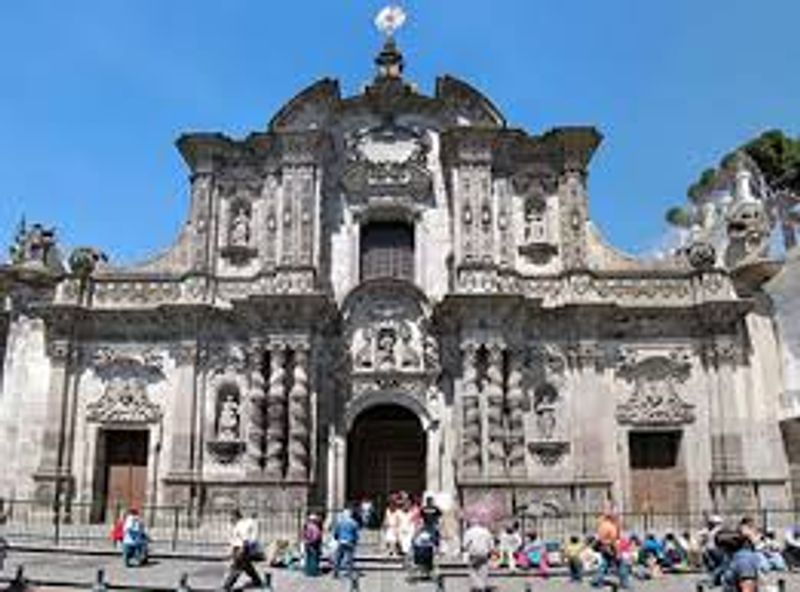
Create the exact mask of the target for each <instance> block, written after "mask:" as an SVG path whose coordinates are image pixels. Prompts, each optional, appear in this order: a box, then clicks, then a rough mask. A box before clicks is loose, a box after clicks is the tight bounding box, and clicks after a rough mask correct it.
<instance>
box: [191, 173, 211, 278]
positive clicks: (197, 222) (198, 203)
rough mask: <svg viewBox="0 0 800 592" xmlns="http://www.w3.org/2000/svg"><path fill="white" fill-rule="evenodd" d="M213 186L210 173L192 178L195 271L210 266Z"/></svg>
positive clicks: (199, 174)
mask: <svg viewBox="0 0 800 592" xmlns="http://www.w3.org/2000/svg"><path fill="white" fill-rule="evenodd" d="M212 186H213V182H212V175H211V174H210V173H207V172H197V173H195V175H194V177H193V178H192V206H191V207H192V211H191V224H192V231H193V232H192V267H193V269H195V270H202V269H204V268H205V267H206V266H207V265H208V242H209V234H210V228H211V192H212Z"/></svg>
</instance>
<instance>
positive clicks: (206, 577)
mask: <svg viewBox="0 0 800 592" xmlns="http://www.w3.org/2000/svg"><path fill="white" fill-rule="evenodd" d="M20 564H22V565H24V566H25V573H26V575H27V576H28V577H29V578H31V579H33V580H39V581H45V582H53V583H56V582H60V583H61V585H60V586H58V587H50V586H40V587H37V588H36V589H37V590H62V591H64V590H78V589H81V588H79V587H70V586H64V584H67V583H70V582H72V583H74V584H79V583H80V584H84V586H83V587H82V588H83V589H86V588H88V587H89V585H90V584H91V583H92V581H93V580H94V578H95V575H96V573H97V569H98V568H103V569H104V570H105V572H106V579H107V581H108V582H109V583H110V584H112V585H125V586H132V587H136V588H137V589H141V590H148V589H154V588H155V589H164V588H172V587H176V586H177V582H178V580H179V578H180V575H181V574H182V573H184V572H186V573H187V574H188V575H189V584H190V586H192V587H193V588H194V589H205V590H213V589H215V588H217V587H218V586H219V583H220V582H221V580H222V578H223V576H224V573H225V567H226V566H225V563H224V562H221V561H196V560H195V561H190V560H179V559H156V560H154V561H153V563H152V565H148V566H145V567H140V568H125V567H124V566H123V565H122V562H121V560H120V559H119V558H117V557H110V556H85V555H65V554H62V553H22V552H12V553H10V554H9V557H8V558H7V560H6V562H5V566H4V569H3V572H2V573H3V576H5V577H6V578H8V577H11V576H13V574H14V572H15V571H16V568H17V566H18V565H20ZM271 573H272V578H273V590H274V592H284V591H286V592H312V591H313V592H347V591H349V590H350V584H349V582H345V581H342V580H333V579H332V578H331V577H330V576H323V577H320V578H317V579H307V578H304V577H303V576H302V575H301V574H299V573H297V572H293V571H287V570H271ZM785 577H786V582H787V586H786V590H788V591H792V590H800V574H791V575H787V576H785ZM697 581H698V576H696V575H683V576H667V577H664V578H662V579H660V580H658V581H654V582H636V583H635V585H634V587H635V589H636V590H642V591H653V592H655V591H659V592H694V591H695V589H696V583H697ZM492 583H493V584H494V586H495V588H496V590H497V591H498V592H506V591H508V592H515V591H518V592H523V591H524V590H525V586H526V583H529V584H530V585H531V590H532V591H533V592H540V591H541V592H554V591H557V590H563V591H571V590H574V591H578V590H589V589H590V588H589V586H588V584H583V585H580V584H570V583H568V582H566V581H565V580H563V579H561V578H553V579H551V580H546V581H545V580H541V579H538V578H531V579H526V578H524V577H520V576H516V577H497V578H493V579H492ZM242 584H244V581H242ZM468 588H469V586H468V582H467V579H466V578H465V577H463V576H457V575H456V576H452V577H448V578H446V579H445V590H446V591H447V592H467V590H468ZM434 589H435V587H434V586H433V585H432V584H431V583H429V582H425V583H422V582H421V583H416V584H410V583H408V582H407V581H406V579H405V574H404V573H402V572H397V571H392V572H386V571H384V572H376V571H369V572H367V573H366V574H365V575H364V577H363V578H362V579H361V582H360V590H361V592H390V591H391V592H395V591H396V592H411V591H415V592H428V591H430V592H433V591H434ZM767 589H768V588H767Z"/></svg>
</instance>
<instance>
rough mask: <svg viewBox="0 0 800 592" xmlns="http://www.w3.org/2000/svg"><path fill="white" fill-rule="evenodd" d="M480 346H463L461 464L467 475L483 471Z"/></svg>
mask: <svg viewBox="0 0 800 592" xmlns="http://www.w3.org/2000/svg"><path fill="white" fill-rule="evenodd" d="M477 357H478V347H477V345H476V344H474V343H468V344H466V345H465V346H464V347H463V358H462V359H463V374H462V376H463V380H464V392H463V395H462V397H461V406H462V409H463V414H464V415H463V425H462V427H461V442H462V446H461V466H462V470H463V472H464V475H465V476H468V477H477V476H479V475H480V473H481V407H480V399H479V391H478V368H477V361H478V360H477Z"/></svg>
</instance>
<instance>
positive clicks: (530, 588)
mask: <svg viewBox="0 0 800 592" xmlns="http://www.w3.org/2000/svg"><path fill="white" fill-rule="evenodd" d="M525 592H533V586H532V585H531V583H530V582H525Z"/></svg>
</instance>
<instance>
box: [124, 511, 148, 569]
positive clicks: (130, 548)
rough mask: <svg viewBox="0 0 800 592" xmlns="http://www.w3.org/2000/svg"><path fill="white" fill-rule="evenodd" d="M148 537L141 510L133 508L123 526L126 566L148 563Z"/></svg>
mask: <svg viewBox="0 0 800 592" xmlns="http://www.w3.org/2000/svg"><path fill="white" fill-rule="evenodd" d="M147 543H148V537H147V533H146V532H145V530H144V523H143V522H142V519H141V517H140V516H139V511H138V510H137V509H136V508H132V509H131V510H129V511H128V515H127V516H126V517H125V522H124V523H123V527H122V559H123V560H124V561H125V567H131V566H133V565H134V564H135V565H143V564H145V563H147Z"/></svg>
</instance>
